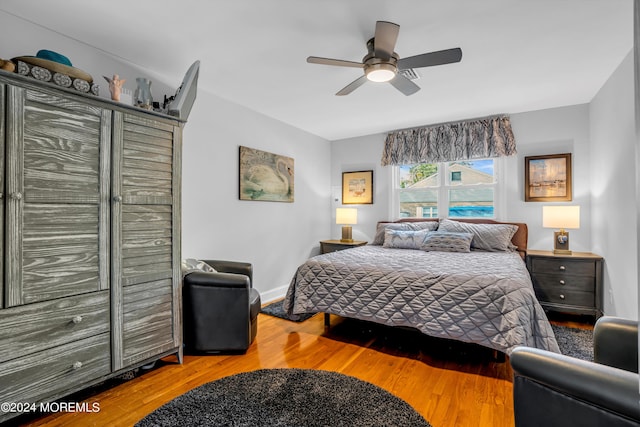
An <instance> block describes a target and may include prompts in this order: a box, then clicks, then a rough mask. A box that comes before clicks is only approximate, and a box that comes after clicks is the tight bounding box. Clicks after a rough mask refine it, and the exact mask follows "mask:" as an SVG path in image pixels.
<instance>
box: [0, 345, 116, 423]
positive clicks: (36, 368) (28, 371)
mask: <svg viewBox="0 0 640 427" xmlns="http://www.w3.org/2000/svg"><path fill="white" fill-rule="evenodd" d="M110 339H111V338H110V334H108V333H104V334H100V335H96V336H94V337H91V338H87V339H84V340H80V341H75V342H72V343H70V344H66V345H62V346H59V347H54V348H51V349H49V350H45V351H41V352H39V353H34V354H32V355H30V356H26V357H20V358H18V359H14V360H11V361H9V362H5V363H0V384H2V388H0V401H2V402H22V403H24V402H28V403H37V402H40V401H42V400H46V399H47V397H48V396H54V398H55V396H59V395H62V394H66V393H67V392H70V391H72V390H78V389H80V388H81V387H82V385H83V384H85V383H87V382H89V381H92V380H95V379H96V378H100V377H102V376H105V375H108V374H109V373H110V372H111V357H110ZM3 415H6V414H4V413H2V412H0V418H2V416H3Z"/></svg>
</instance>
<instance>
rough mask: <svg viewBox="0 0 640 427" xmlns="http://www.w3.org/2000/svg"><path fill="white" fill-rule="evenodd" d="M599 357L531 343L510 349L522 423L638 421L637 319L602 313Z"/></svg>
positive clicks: (520, 425) (612, 423) (515, 402)
mask: <svg viewBox="0 0 640 427" xmlns="http://www.w3.org/2000/svg"><path fill="white" fill-rule="evenodd" d="M593 338H594V362H588V361H584V360H579V359H575V358H572V357H569V356H563V355H561V354H557V353H552V352H548V351H544V350H540V349H535V348H529V347H517V348H516V349H514V350H513V352H512V353H511V355H510V363H511V366H512V368H513V371H514V375H515V376H514V380H513V405H514V413H515V423H516V426H517V427H529V426H531V427H538V426H545V427H548V426H552V427H553V426H567V425H575V426H581V427H582V426H585V427H589V426H594V427H595V426H607V427H612V426H639V425H640V404H639V402H640V394H639V393H638V384H639V383H638V380H639V377H638V322H636V321H630V320H625V319H620V318H616V317H601V318H600V319H599V320H598V321H597V322H596V325H595V327H594V333H593Z"/></svg>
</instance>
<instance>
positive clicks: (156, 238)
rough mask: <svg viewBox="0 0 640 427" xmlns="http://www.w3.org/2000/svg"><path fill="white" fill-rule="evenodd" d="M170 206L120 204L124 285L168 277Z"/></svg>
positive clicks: (170, 258)
mask: <svg viewBox="0 0 640 427" xmlns="http://www.w3.org/2000/svg"><path fill="white" fill-rule="evenodd" d="M171 216H172V207H171V206H170V205H127V204H124V205H123V206H122V277H123V285H125V286H126V285H128V284H134V283H141V282H146V281H149V280H158V279H163V278H171V275H172V265H173V264H172V245H171V242H172V240H171V239H172V233H173V231H172V219H171Z"/></svg>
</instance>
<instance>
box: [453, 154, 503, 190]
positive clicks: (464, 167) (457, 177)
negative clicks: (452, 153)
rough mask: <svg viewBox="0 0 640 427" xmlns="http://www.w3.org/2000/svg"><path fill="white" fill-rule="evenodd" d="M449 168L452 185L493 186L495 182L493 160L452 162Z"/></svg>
mask: <svg viewBox="0 0 640 427" xmlns="http://www.w3.org/2000/svg"><path fill="white" fill-rule="evenodd" d="M448 168H449V176H450V179H449V184H450V185H473V184H491V183H493V182H494V177H493V159H486V160H464V161H460V162H451V163H449V165H448Z"/></svg>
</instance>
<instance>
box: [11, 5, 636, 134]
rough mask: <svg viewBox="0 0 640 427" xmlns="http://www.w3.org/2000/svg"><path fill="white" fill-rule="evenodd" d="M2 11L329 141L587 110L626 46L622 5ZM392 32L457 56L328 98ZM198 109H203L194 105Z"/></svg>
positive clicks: (628, 15)
mask: <svg viewBox="0 0 640 427" xmlns="http://www.w3.org/2000/svg"><path fill="white" fill-rule="evenodd" d="M0 10H4V11H6V12H8V13H11V14H13V15H16V16H20V17H23V18H25V19H27V20H29V21H32V22H34V23H37V24H39V25H42V26H44V27H47V28H49V29H52V30H54V31H56V32H59V33H63V34H65V35H67V36H69V37H72V38H74V39H77V40H81V41H82V42H84V43H87V44H89V45H91V46H93V47H95V48H98V49H100V50H102V51H105V52H107V53H110V54H112V55H114V56H117V57H119V58H122V59H124V60H126V61H128V62H131V63H134V64H137V65H139V66H141V67H143V68H146V69H150V70H163V71H164V72H163V73H162V74H164V75H165V76H166V78H167V81H180V80H181V79H182V76H183V75H184V72H185V71H186V69H187V68H188V66H189V65H190V64H191V63H192V62H193V61H194V60H196V59H199V60H200V61H201V69H200V79H199V85H198V86H199V88H200V90H206V91H209V92H211V93H213V94H216V95H218V96H220V97H222V98H225V99H228V100H231V101H233V102H236V103H238V104H241V105H244V106H246V107H248V108H251V109H253V110H256V111H259V112H261V113H263V114H265V115H267V116H270V117H273V118H275V119H277V120H280V121H283V122H285V123H289V124H290V125H292V126H295V127H298V128H301V129H304V130H306V131H308V132H310V133H313V134H316V135H319V136H321V137H324V138H326V139H329V140H335V139H342V138H348V137H354V136H360V135H366V134H372V133H378V132H386V131H390V130H393V129H399V128H405V127H411V126H420V125H426V124H432V123H439V122H445V121H451V120H463V119H468V118H474V117H481V116H486V115H491V114H499V113H510V114H511V113H518V112H523V111H531V110H537V109H543V108H550V107H555V106H563V105H573V104H581V103H586V102H589V101H590V100H591V99H592V98H593V96H594V95H595V94H596V92H597V91H598V90H599V89H600V88H601V87H602V85H603V84H604V83H605V82H606V80H607V79H608V77H609V76H610V75H611V73H612V72H613V71H614V70H615V69H616V67H617V66H618V65H619V64H620V63H621V62H622V60H623V59H624V57H625V56H626V55H627V54H628V53H629V52H630V51H631V49H632V47H633V3H632V0H530V1H524V0H483V1H478V0H430V1H425V0H348V1H347V0H322V1H319V0H209V1H204V0H182V1H176V0H134V1H124V0H110V1H103V2H93V1H91V2H87V1H86V0H49V1H46V2H43V1H41V0H2V3H1V4H0ZM377 20H386V21H391V22H395V23H397V24H399V25H400V35H399V37H398V42H397V45H396V51H397V52H398V54H399V55H400V57H407V56H413V55H417V54H421V53H424V52H431V51H436V50H442V49H448V48H453V47H460V48H462V51H463V58H462V61H461V62H460V63H458V64H449V65H444V66H438V67H430V68H422V69H418V73H419V75H420V79H419V80H417V81H416V83H417V84H418V85H419V86H420V87H421V88H422V90H420V91H419V92H418V93H416V94H415V95H412V96H409V97H407V96H404V95H402V94H401V93H400V92H398V91H397V90H396V89H394V88H393V87H392V86H391V85H389V84H387V83H378V84H376V83H367V84H366V85H364V86H363V87H361V88H359V89H357V90H356V91H355V92H353V93H352V94H351V95H348V96H345V97H338V96H335V95H334V94H335V93H336V92H337V91H338V90H340V89H341V88H342V87H344V86H345V85H347V84H348V83H350V82H351V81H353V80H355V79H356V78H358V77H359V76H360V75H361V73H362V70H358V69H355V68H342V67H330V66H325V65H315V64H308V63H306V57H307V56H309V55H315V56H325V57H331V58H338V59H347V60H353V61H360V60H361V59H362V57H363V56H364V55H365V53H366V46H365V43H366V41H367V40H368V39H369V38H370V37H372V36H373V32H374V28H375V22H376V21H377ZM199 108H202V106H199Z"/></svg>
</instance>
